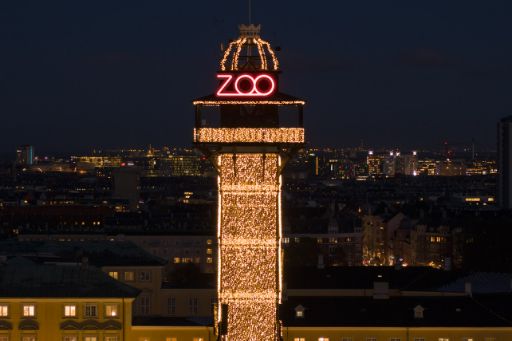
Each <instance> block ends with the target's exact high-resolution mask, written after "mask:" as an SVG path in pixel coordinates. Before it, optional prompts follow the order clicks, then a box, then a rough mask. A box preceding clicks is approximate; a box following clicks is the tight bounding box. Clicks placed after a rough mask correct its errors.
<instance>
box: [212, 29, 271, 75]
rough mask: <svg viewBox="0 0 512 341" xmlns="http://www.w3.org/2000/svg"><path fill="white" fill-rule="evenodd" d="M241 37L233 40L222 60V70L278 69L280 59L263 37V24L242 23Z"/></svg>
mask: <svg viewBox="0 0 512 341" xmlns="http://www.w3.org/2000/svg"><path fill="white" fill-rule="evenodd" d="M238 28H239V30H240V37H238V39H236V40H234V41H231V42H230V43H229V45H228V46H227V48H226V49H225V50H224V55H223V56H222V59H221V61H220V70H221V71H263V70H265V71H278V70H279V60H278V59H277V56H276V53H275V52H274V50H273V49H272V47H271V46H270V43H269V42H268V41H265V40H263V39H261V37H260V31H261V25H254V24H249V25H240V26H238Z"/></svg>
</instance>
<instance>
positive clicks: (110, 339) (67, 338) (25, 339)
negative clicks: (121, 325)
mask: <svg viewBox="0 0 512 341" xmlns="http://www.w3.org/2000/svg"><path fill="white" fill-rule="evenodd" d="M19 340H20V341H37V336H36V335H22V336H21V337H20V338H19ZM79 340H81V341H100V337H98V336H95V335H84V336H82V338H79V337H78V336H76V335H64V336H63V337H62V341H79ZM119 340H120V338H119V336H117V335H105V336H104V337H103V341H119ZM0 341H14V338H9V336H8V335H0ZM172 341H174V340H172Z"/></svg>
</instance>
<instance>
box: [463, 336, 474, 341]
mask: <svg viewBox="0 0 512 341" xmlns="http://www.w3.org/2000/svg"><path fill="white" fill-rule="evenodd" d="M462 341H474V339H473V338H472V337H463V338H462Z"/></svg>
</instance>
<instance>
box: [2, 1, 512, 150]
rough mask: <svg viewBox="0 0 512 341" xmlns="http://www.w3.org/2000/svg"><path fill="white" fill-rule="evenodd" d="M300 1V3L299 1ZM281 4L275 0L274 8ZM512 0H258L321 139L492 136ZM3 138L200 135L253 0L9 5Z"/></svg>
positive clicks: (461, 140) (507, 55)
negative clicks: (198, 112)
mask: <svg viewBox="0 0 512 341" xmlns="http://www.w3.org/2000/svg"><path fill="white" fill-rule="evenodd" d="M292 4H293V6H292ZM269 8H272V10H269ZM511 10H512V4H511V3H509V2H506V1H496V2H493V3H492V4H485V5H481V3H479V2H478V3H477V2H469V3H468V2H458V1H457V2H450V3H446V2H440V1H437V2H430V3H428V4H420V3H408V2H405V1H400V2H397V3H396V4H394V5H393V6H390V5H386V4H383V3H381V2H378V1H370V2H368V3H365V4H362V3H358V4H354V3H347V4H343V3H336V4H331V6H329V7H322V6H310V3H309V2H300V1H299V2H293V3H292V2H286V3H274V2H272V1H268V0H265V1H253V22H255V23H261V24H262V37H263V38H264V39H267V40H269V41H270V42H271V44H273V46H280V47H282V52H280V54H279V58H280V61H281V65H282V70H283V75H282V82H281V84H282V85H281V88H282V90H283V91H284V92H287V93H290V94H294V95H297V96H300V97H304V98H305V99H306V100H307V105H306V113H307V120H306V122H305V125H306V129H307V130H306V134H307V135H306V136H307V139H308V140H309V141H310V143H311V144H312V145H315V146H357V145H359V144H360V141H361V139H362V140H364V144H365V145H372V146H379V145H386V146H390V147H391V146H395V147H401V148H404V149H407V148H418V147H421V146H427V147H429V148H433V147H435V146H441V143H442V142H443V141H445V140H447V141H448V142H449V143H450V144H452V145H456V146H460V145H469V144H471V140H472V139H473V138H474V139H475V141H476V145H477V146H478V147H479V148H480V149H494V146H495V144H496V142H495V139H496V136H495V135H496V134H495V133H496V123H497V121H498V120H499V119H500V118H501V117H504V116H507V115H510V113H511V112H512V109H511V108H512V97H511V96H510V94H509V92H510V86H509V79H510V78H512V67H511V66H512V47H511V46H510V44H508V43H507V42H509V41H510V40H511V38H512V22H510V20H509V17H510V15H509V14H510V11H511ZM0 12H1V14H0V15H1V16H2V21H1V22H0V31H1V32H2V33H3V34H2V36H3V38H2V45H3V47H4V48H3V50H4V52H3V53H2V54H1V55H0V62H1V63H2V65H4V67H3V68H2V69H0V90H1V92H0V93H1V94H0V112H2V118H3V120H2V121H3V124H2V126H3V129H2V134H0V151H2V152H11V151H14V149H15V147H16V146H17V145H22V144H32V145H34V146H35V149H36V153H38V151H40V152H42V153H55V152H61V153H72V152H74V151H75V152H76V151H82V152H86V151H91V150H92V149H93V148H105V149H107V148H118V147H123V146H124V147H130V146H136V147H146V146H147V145H148V144H152V145H155V146H163V145H170V146H172V145H179V146H184V147H186V146H191V142H192V141H191V140H192V127H193V108H192V104H191V100H192V99H193V98H195V97H199V96H203V95H206V94H209V93H212V92H213V89H214V86H215V82H216V81H215V72H216V68H217V65H218V59H219V57H220V50H219V46H220V44H221V43H224V44H226V42H227V41H228V40H229V39H230V38H234V37H236V36H237V35H238V32H237V25H238V24H239V23H245V22H247V8H246V3H245V2H242V3H240V2H236V1H234V0H229V1H227V0H226V1H222V2H219V3H211V2H208V1H204V2H201V3H200V6H198V5H197V3H194V4H188V3H180V4H179V6H176V5H174V4H172V3H168V2H164V1H157V2H153V3H151V4H149V3H148V4H135V3H131V2H108V3H104V2H101V3H100V2H97V1H93V2H88V3H87V4H86V5H83V4H78V3H67V2H63V3H59V4H57V3H52V4H48V3H40V2H28V3H6V4H2V5H0Z"/></svg>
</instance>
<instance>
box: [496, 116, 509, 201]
mask: <svg viewBox="0 0 512 341" xmlns="http://www.w3.org/2000/svg"><path fill="white" fill-rule="evenodd" d="M498 204H499V205H500V207H501V208H504V209H508V210H509V209H512V116H508V117H505V118H502V119H501V120H500V121H499V122H498Z"/></svg>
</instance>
